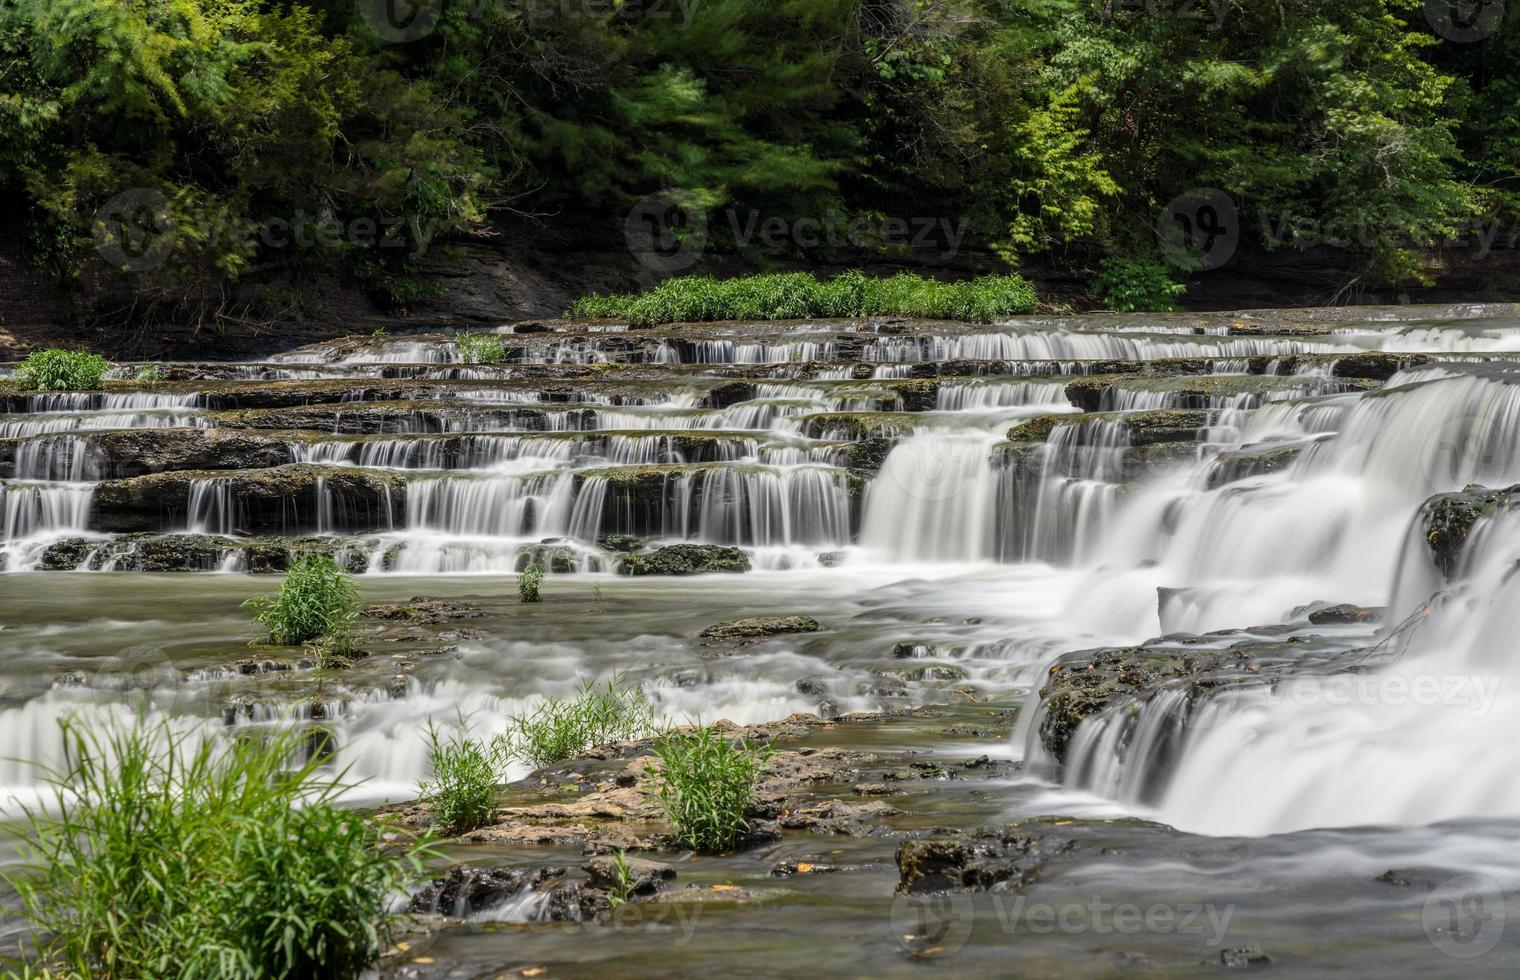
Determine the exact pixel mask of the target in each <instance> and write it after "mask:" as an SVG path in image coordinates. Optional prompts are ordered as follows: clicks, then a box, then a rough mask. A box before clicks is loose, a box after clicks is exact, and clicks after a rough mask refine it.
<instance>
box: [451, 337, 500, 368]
mask: <svg viewBox="0 0 1520 980" xmlns="http://www.w3.org/2000/svg"><path fill="white" fill-rule="evenodd" d="M454 342H455V343H456V344H458V345H459V356H460V358H461V359H463V361H464V362H465V363H466V364H500V363H501V362H502V361H505V360H506V359H507V348H506V345H505V344H503V343H502V342H501V338H500V337H498V336H497V335H496V334H494V333H463V334H460V335H459V336H457V337H456V338H455V340H454Z"/></svg>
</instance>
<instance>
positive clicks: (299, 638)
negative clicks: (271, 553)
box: [243, 554, 360, 650]
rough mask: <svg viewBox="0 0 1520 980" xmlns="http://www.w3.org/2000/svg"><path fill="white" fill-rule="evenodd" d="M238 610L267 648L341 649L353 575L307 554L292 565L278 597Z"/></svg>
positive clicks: (354, 613)
mask: <svg viewBox="0 0 1520 980" xmlns="http://www.w3.org/2000/svg"><path fill="white" fill-rule="evenodd" d="M243 605H244V607H245V608H247V609H249V610H250V611H252V613H253V617H254V619H255V620H257V621H258V623H259V625H260V626H262V627H264V630H265V632H266V633H267V634H268V636H269V640H270V642H272V643H278V644H281V645H287V646H293V645H295V644H298V643H310V642H312V641H313V640H323V641H326V646H327V647H328V648H329V649H331V650H342V649H345V648H346V647H347V645H348V643H349V641H350V640H351V639H352V637H353V630H354V620H355V619H357V618H358V615H359V607H360V601H359V588H358V586H356V585H355V584H354V577H353V575H351V574H350V573H349V572H348V571H347V570H346V569H345V568H343V566H341V565H339V564H338V563H337V562H336V561H335V560H333V559H332V558H331V557H329V556H328V555H318V554H307V555H302V556H301V557H299V558H297V559H296V560H295V561H294V562H292V563H291V566H290V571H289V572H288V573H287V574H286V576H285V581H284V582H283V583H282V584H281V585H280V591H279V592H278V593H277V594H275V595H273V596H267V595H264V596H254V597H253V598H252V599H249V600H248V601H247V602H245V603H243Z"/></svg>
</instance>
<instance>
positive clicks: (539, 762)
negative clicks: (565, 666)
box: [493, 678, 656, 769]
mask: <svg viewBox="0 0 1520 980" xmlns="http://www.w3.org/2000/svg"><path fill="white" fill-rule="evenodd" d="M655 727H656V720H655V715H654V706H653V705H651V704H650V703H649V699H648V698H647V697H646V696H645V695H644V691H643V689H642V688H639V687H624V686H623V685H622V684H621V683H620V682H619V681H618V679H617V678H613V679H612V680H610V681H608V682H607V686H606V687H605V688H598V687H596V686H595V685H593V684H591V683H590V682H587V683H586V684H585V685H584V686H582V687H581V690H580V693H579V694H578V695H576V696H575V697H573V698H550V699H549V700H547V701H545V702H544V703H543V704H541V705H539V706H538V707H537V708H536V709H534V710H533V711H532V712H531V713H529V714H526V715H520V716H518V717H516V718H513V719H512V725H511V727H510V728H509V729H508V730H507V731H506V732H505V733H504V734H502V735H498V736H497V737H496V740H495V743H494V746H493V747H494V750H495V751H496V752H498V753H500V755H501V757H502V758H503V759H507V760H511V759H519V760H522V761H523V762H526V763H527V764H528V765H530V766H532V767H534V768H535V769H542V768H543V767H544V766H551V765H554V764H555V763H557V762H564V761H565V760H566V759H573V758H575V757H576V756H577V755H580V754H581V753H582V752H585V751H586V750H587V749H593V748H596V747H598V746H601V745H611V744H612V743H614V742H622V741H627V740H629V739H636V738H643V737H645V736H647V735H650V734H653V732H654V730H655Z"/></svg>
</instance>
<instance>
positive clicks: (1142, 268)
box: [1093, 259, 1187, 313]
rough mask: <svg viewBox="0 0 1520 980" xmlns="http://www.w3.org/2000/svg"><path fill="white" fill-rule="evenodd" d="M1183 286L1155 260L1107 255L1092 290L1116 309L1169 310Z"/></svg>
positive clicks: (1163, 311)
mask: <svg viewBox="0 0 1520 980" xmlns="http://www.w3.org/2000/svg"><path fill="white" fill-rule="evenodd" d="M1186 289H1187V287H1186V286H1185V285H1183V284H1182V283H1179V282H1176V281H1174V280H1173V279H1172V275H1171V272H1170V270H1168V269H1167V267H1166V266H1164V265H1162V264H1160V263H1159V262H1145V261H1142V260H1138V259H1107V260H1105V261H1104V263H1103V267H1102V269H1101V270H1100V272H1099V274H1098V278H1097V279H1095V280H1093V292H1094V293H1095V294H1096V295H1098V296H1100V297H1102V299H1103V303H1104V305H1106V306H1107V307H1108V308H1109V309H1111V310H1113V311H1115V312H1117V313H1135V312H1140V313H1171V312H1174V311H1176V310H1178V309H1180V307H1178V306H1177V303H1176V300H1177V298H1178V297H1179V296H1181V295H1182V294H1183V292H1184V291H1185V290H1186Z"/></svg>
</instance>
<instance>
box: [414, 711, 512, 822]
mask: <svg viewBox="0 0 1520 980" xmlns="http://www.w3.org/2000/svg"><path fill="white" fill-rule="evenodd" d="M427 742H428V767H429V769H430V770H431V772H432V774H433V778H432V779H431V780H430V781H428V782H425V783H423V784H422V785H421V786H419V787H418V795H419V796H420V798H421V799H422V801H423V802H424V803H426V804H427V805H428V812H429V813H431V814H432V817H433V830H434V831H435V832H437V833H439V834H442V835H443V836H445V837H457V836H458V835H460V834H464V833H468V832H470V831H472V830H476V829H478V828H480V827H484V826H486V825H487V824H489V823H490V822H491V818H492V817H493V816H495V814H496V801H497V798H498V794H497V785H498V783H499V781H500V773H501V770H502V762H503V760H502V759H501V757H500V753H499V752H498V751H496V750H495V749H494V748H491V747H487V746H486V745H484V744H482V743H481V742H480V741H479V740H477V739H473V738H471V737H470V736H469V734H468V732H456V733H454V734H453V735H450V736H449V737H448V738H444V737H443V736H442V735H441V734H439V732H438V729H437V727H436V726H434V725H433V723H432V722H431V721H429V722H428V732H427Z"/></svg>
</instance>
